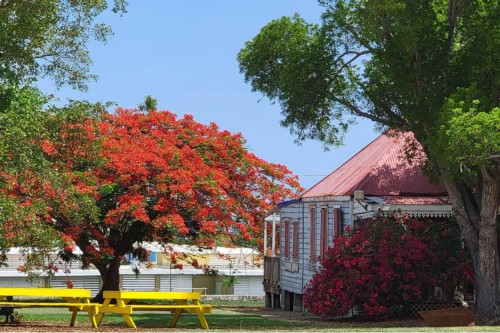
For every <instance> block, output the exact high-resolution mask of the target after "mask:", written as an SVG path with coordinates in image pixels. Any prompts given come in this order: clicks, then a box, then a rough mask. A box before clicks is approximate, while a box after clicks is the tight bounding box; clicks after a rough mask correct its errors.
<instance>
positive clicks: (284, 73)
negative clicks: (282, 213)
mask: <svg viewBox="0 0 500 333" xmlns="http://www.w3.org/2000/svg"><path fill="white" fill-rule="evenodd" d="M320 3H321V4H322V5H323V6H324V7H325V12H324V14H323V16H322V24H321V25H319V26H318V25H311V24H308V23H307V22H305V21H304V20H303V19H301V18H300V17H298V16H297V15H295V16H294V17H292V18H287V17H284V18H281V19H278V20H275V21H272V22H270V23H269V24H268V25H266V26H265V27H263V28H262V30H261V31H260V33H259V34H258V35H257V36H255V37H254V38H253V40H251V41H249V42H247V43H246V44H245V47H244V48H243V49H242V50H241V51H240V53H239V55H238V61H239V63H240V71H241V72H242V73H243V74H244V75H245V81H246V82H250V83H251V85H252V89H253V90H254V91H258V92H261V93H263V94H264V95H265V96H266V97H268V98H269V99H270V100H271V101H273V102H279V104H280V105H281V107H282V113H283V115H284V116H285V118H284V120H283V121H282V125H284V126H287V127H289V128H291V130H292V132H295V134H296V135H297V139H298V140H304V139H317V140H320V141H322V142H324V143H325V144H327V145H330V144H339V143H341V142H342V140H341V139H342V135H343V133H344V132H345V130H346V129H347V127H348V125H349V124H350V123H351V122H352V119H351V117H352V116H353V115H354V116H360V117H364V118H368V119H370V120H373V121H374V122H375V123H376V124H377V125H378V126H379V127H381V128H392V129H397V130H411V131H413V132H414V133H415V134H416V136H417V138H418V139H419V140H420V141H421V143H422V144H424V145H425V144H426V140H425V139H426V136H427V134H428V133H429V131H430V129H431V128H432V127H433V126H434V123H435V122H436V121H437V120H438V119H439V118H440V111H441V110H442V108H443V106H444V104H445V101H446V99H447V98H448V97H449V96H450V95H451V94H453V93H455V92H456V91H457V89H458V88H460V87H469V86H472V85H476V86H477V87H478V89H479V90H480V91H482V92H483V94H484V96H485V97H486V99H487V100H488V105H491V104H493V105H495V104H496V105H498V99H499V91H500V90H499V79H498V77H497V76H496V72H497V71H498V63H499V58H498V57H499V56H498V52H497V51H496V50H498V49H499V48H500V45H499V40H500V28H499V24H498V17H499V14H500V9H499V7H500V6H499V5H498V2H497V1H468V2H462V1H451V2H450V4H449V3H448V2H447V1H441V0H435V1H430V2H429V1H401V0H384V1H374V0H363V1H362V0H357V1H345V0H338V1H330V0H325V1H320ZM449 6H450V7H449ZM449 10H451V11H450V12H449Z"/></svg>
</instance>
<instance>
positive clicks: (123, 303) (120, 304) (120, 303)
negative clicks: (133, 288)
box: [116, 298, 137, 328]
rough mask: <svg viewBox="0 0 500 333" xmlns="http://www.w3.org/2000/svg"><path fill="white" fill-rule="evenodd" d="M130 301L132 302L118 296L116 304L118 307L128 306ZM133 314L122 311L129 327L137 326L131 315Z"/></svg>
mask: <svg viewBox="0 0 500 333" xmlns="http://www.w3.org/2000/svg"><path fill="white" fill-rule="evenodd" d="M128 302H130V300H127V301H125V300H123V299H118V298H116V306H118V307H121V308H125V307H127V303H128ZM130 312H132V311H130ZM131 314H132V313H122V316H123V320H125V322H126V323H127V326H128V327H132V328H137V326H135V323H134V320H133V319H132V317H131Z"/></svg>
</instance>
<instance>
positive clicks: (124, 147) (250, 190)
mask: <svg viewBox="0 0 500 333" xmlns="http://www.w3.org/2000/svg"><path fill="white" fill-rule="evenodd" d="M47 119H48V120H47V127H48V128H50V131H49V133H52V135H49V136H47V137H45V138H43V139H41V140H39V142H38V144H39V146H40V147H41V149H42V150H43V153H44V155H45V158H46V159H47V161H49V164H50V167H51V170H52V171H53V174H54V176H53V177H51V176H50V175H49V176H47V177H44V179H43V180H41V179H37V178H36V177H32V178H28V181H25V182H24V183H23V184H20V185H19V186H16V188H15V191H16V193H18V194H22V195H23V197H25V198H26V197H30V198H35V197H36V198H43V201H44V202H45V204H46V213H44V214H43V215H44V216H43V221H44V223H47V224H49V225H50V226H51V227H53V229H55V230H57V231H59V232H60V233H61V234H62V235H63V239H64V240H65V241H66V246H65V248H64V251H63V256H64V257H65V258H69V257H71V256H73V246H74V245H77V246H78V247H79V248H80V249H81V250H82V252H83V254H82V256H81V260H82V262H83V263H84V264H85V265H88V264H93V265H94V266H95V267H96V268H97V269H98V270H99V272H100V274H101V277H102V279H103V285H102V288H101V292H102V290H118V288H119V278H118V276H119V267H120V263H121V261H122V259H123V257H124V255H125V254H127V253H133V254H134V256H135V257H136V258H137V259H139V260H141V261H147V258H148V253H147V251H146V250H145V249H144V248H142V247H141V244H142V243H143V242H153V241H156V242H159V243H161V244H168V243H183V244H195V245H199V246H214V245H216V243H218V244H225V245H227V244H238V243H239V242H246V243H249V242H250V243H252V244H254V245H255V246H258V244H257V242H256V239H262V235H261V230H262V224H263V220H264V217H265V213H266V212H267V211H268V210H269V209H271V207H273V206H274V205H276V204H277V203H278V202H279V201H282V200H285V199H288V198H291V197H293V196H295V195H296V192H297V191H298V190H300V186H299V184H298V182H297V178H296V176H293V175H292V174H291V172H290V171H289V170H288V169H287V168H286V167H284V166H282V165H277V164H272V163H268V162H266V161H264V160H262V159H260V158H258V157H256V156H255V155H253V154H251V153H249V152H248V151H247V150H246V148H245V146H244V145H245V141H244V139H243V138H242V136H241V135H240V134H232V133H230V132H228V131H221V130H219V129H218V127H217V126H216V125H215V124H213V123H212V124H210V125H203V124H200V123H197V122H195V121H194V120H193V118H192V117H191V116H185V117H184V118H182V119H177V118H176V116H175V115H174V114H172V113H170V112H166V111H156V110H149V111H145V112H142V111H138V110H125V109H118V110H116V113H114V114H104V115H102V116H101V118H100V119H98V120H96V119H93V118H92V117H83V118H82V117H79V116H74V117H72V115H71V113H68V112H59V113H58V115H57V116H53V117H48V118H47ZM101 296H102V295H101V293H100V294H99V295H97V297H96V298H97V299H100V298H101Z"/></svg>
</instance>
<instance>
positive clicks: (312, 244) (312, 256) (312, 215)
mask: <svg viewBox="0 0 500 333" xmlns="http://www.w3.org/2000/svg"><path fill="white" fill-rule="evenodd" d="M309 220H310V226H309V228H310V236H309V237H310V238H309V260H310V261H311V262H315V261H316V260H317V256H316V207H309Z"/></svg>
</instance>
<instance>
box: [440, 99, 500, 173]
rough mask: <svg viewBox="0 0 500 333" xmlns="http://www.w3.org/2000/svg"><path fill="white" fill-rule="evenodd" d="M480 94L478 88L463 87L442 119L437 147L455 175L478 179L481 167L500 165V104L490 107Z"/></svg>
mask: <svg viewBox="0 0 500 333" xmlns="http://www.w3.org/2000/svg"><path fill="white" fill-rule="evenodd" d="M479 98H480V96H478V92H477V90H475V89H462V90H459V92H458V93H457V94H455V95H453V96H451V97H450V98H449V99H448V100H447V102H446V104H445V106H444V108H443V112H442V114H441V119H440V120H439V122H438V126H437V129H438V130H437V132H436V134H435V137H434V139H435V140H434V141H433V142H434V143H435V144H434V145H433V148H434V149H436V150H439V151H440V152H441V154H438V153H437V152H436V154H435V155H437V156H440V158H442V159H443V160H445V162H446V163H447V164H448V165H449V166H450V168H451V170H452V172H453V173H452V174H453V175H454V176H455V177H461V178H467V177H468V178H470V179H475V178H477V176H478V174H477V170H479V169H481V168H486V169H494V168H495V167H496V166H498V165H500V107H493V108H489V107H487V106H485V105H484V104H485V103H482V102H481V100H480V99H479ZM482 99H483V100H484V98H482ZM464 175H465V176H464Z"/></svg>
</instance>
